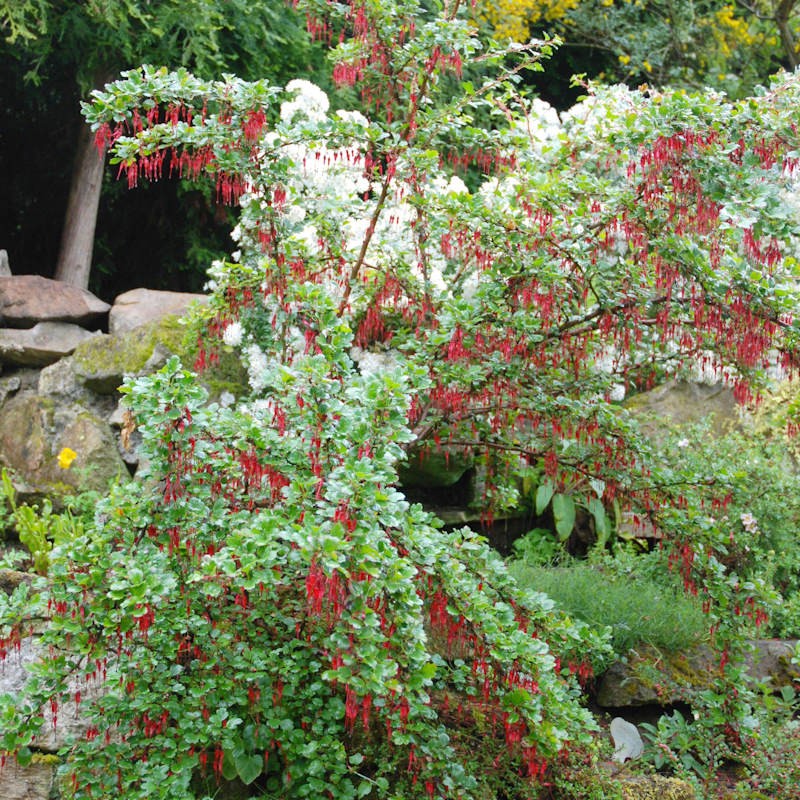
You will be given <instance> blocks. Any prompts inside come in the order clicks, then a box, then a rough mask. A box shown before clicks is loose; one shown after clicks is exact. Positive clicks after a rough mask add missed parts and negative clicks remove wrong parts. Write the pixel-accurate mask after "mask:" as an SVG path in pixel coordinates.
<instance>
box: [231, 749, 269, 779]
mask: <svg viewBox="0 0 800 800" xmlns="http://www.w3.org/2000/svg"><path fill="white" fill-rule="evenodd" d="M233 760H234V764H235V766H236V774H237V775H238V776H239V777H240V778H241V779H242V783H244V784H245V785H246V786H249V785H250V784H251V783H252V782H253V781H254V780H255V779H256V778H257V777H258V776H259V775H260V774H261V773H262V772H263V770H264V759H263V757H262V756H260V755H256V754H249V753H237V754H236V755H235V756H234V759H233Z"/></svg>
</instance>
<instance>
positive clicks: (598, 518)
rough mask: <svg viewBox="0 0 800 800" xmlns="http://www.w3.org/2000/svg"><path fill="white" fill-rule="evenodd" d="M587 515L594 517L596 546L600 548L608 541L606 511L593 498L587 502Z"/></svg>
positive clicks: (597, 500) (596, 499)
mask: <svg viewBox="0 0 800 800" xmlns="http://www.w3.org/2000/svg"><path fill="white" fill-rule="evenodd" d="M588 507H589V513H590V514H591V515H592V516H593V517H594V530H595V533H596V535H597V544H598V545H599V546H600V547H602V546H603V545H604V544H605V543H606V542H607V541H608V534H609V532H610V526H609V524H608V515H607V514H606V509H605V507H604V506H603V504H602V503H601V502H600V500H599V499H598V498H596V497H593V498H592V499H591V500H589V506H588Z"/></svg>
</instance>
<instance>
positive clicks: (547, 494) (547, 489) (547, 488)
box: [536, 481, 555, 514]
mask: <svg viewBox="0 0 800 800" xmlns="http://www.w3.org/2000/svg"><path fill="white" fill-rule="evenodd" d="M553 492H555V486H553V484H552V483H551V482H550V481H545V482H544V483H543V484H542V485H541V486H539V488H538V489H537V490H536V513H537V514H542V513H544V510H545V509H546V508H547V506H548V505H549V504H550V500H551V499H552V497H553Z"/></svg>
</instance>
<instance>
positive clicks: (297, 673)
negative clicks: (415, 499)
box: [0, 2, 800, 798]
mask: <svg viewBox="0 0 800 800" xmlns="http://www.w3.org/2000/svg"><path fill="white" fill-rule="evenodd" d="M302 5H303V8H304V9H305V10H306V11H307V13H308V24H309V30H310V31H311V33H312V34H313V35H315V36H317V37H319V38H322V39H324V40H326V41H330V42H339V44H338V45H337V46H336V47H335V48H334V51H333V56H334V58H335V62H336V66H335V69H334V76H335V78H336V79H337V80H338V81H339V82H341V83H343V84H348V85H354V86H356V87H357V88H358V89H359V90H360V92H361V99H362V109H361V111H359V112H353V111H349V112H348V111H336V112H332V111H331V109H330V108H329V105H328V99H327V97H326V96H325V95H324V94H323V93H321V92H320V91H319V90H318V89H317V88H316V87H314V86H313V85H311V84H308V83H307V82H301V81H298V82H291V83H290V84H289V85H288V86H287V87H285V88H282V87H275V86H270V85H268V84H266V83H265V82H255V83H246V82H243V81H239V80H237V79H235V78H226V79H225V80H224V81H216V82H204V81H200V80H197V79H196V78H195V77H194V76H192V75H191V74H189V73H188V72H185V71H177V72H175V73H168V72H167V71H166V70H164V69H153V68H150V67H143V68H142V69H139V70H133V71H130V72H127V73H125V74H124V76H123V78H122V79H121V80H119V81H117V82H115V83H113V84H111V85H109V86H108V87H106V90H105V91H102V92H96V93H94V95H93V99H92V102H91V103H90V104H88V105H87V106H86V108H85V112H86V116H87V118H88V119H89V120H90V121H91V123H92V124H93V126H94V127H95V129H96V133H97V141H98V144H99V145H100V146H101V147H109V148H110V152H111V160H112V163H114V164H116V165H117V169H118V171H119V174H120V175H123V176H125V177H126V178H127V181H128V183H129V184H130V185H131V186H135V185H137V184H138V183H140V182H141V183H144V182H147V181H152V180H157V179H158V178H160V177H161V176H162V175H163V174H165V173H170V174H179V175H183V176H188V177H192V178H202V177H210V178H211V179H212V180H213V181H214V183H215V185H216V189H217V193H218V196H219V199H220V200H221V201H222V202H226V203H238V204H239V206H240V208H241V216H240V222H239V225H238V226H237V228H236V230H235V231H234V238H235V239H236V241H237V246H238V249H237V251H236V252H235V253H233V254H232V258H231V260H230V261H226V262H224V263H223V262H221V263H217V264H215V265H214V266H213V267H212V269H211V273H210V278H211V281H210V284H209V287H210V289H211V291H212V297H211V305H210V311H209V317H208V319H207V328H206V332H205V334H204V335H203V336H202V337H201V339H200V342H199V346H200V355H199V358H198V363H197V364H196V365H195V366H196V368H197V369H202V368H203V366H204V365H205V364H207V363H209V362H213V361H214V360H215V359H216V358H217V357H218V356H219V353H220V352H221V350H222V348H236V349H237V350H238V351H239V352H240V353H241V357H242V359H243V362H244V364H245V366H246V368H247V371H248V375H249V381H250V389H251V391H250V393H249V395H248V396H246V397H242V398H239V400H238V402H237V403H236V404H235V405H233V406H230V407H227V408H220V407H218V406H214V405H209V404H208V403H207V401H206V398H205V395H204V392H203V391H202V390H201V389H200V388H199V383H198V381H197V379H196V377H195V376H193V375H192V374H191V373H189V372H187V371H186V370H185V369H184V368H183V367H181V366H180V365H179V364H178V363H176V362H175V361H172V362H170V363H169V364H168V365H167V367H166V368H165V369H164V370H162V371H161V372H160V373H158V374H157V375H155V376H153V377H151V378H148V379H141V380H138V381H135V382H132V383H130V384H128V385H127V387H126V390H125V391H126V394H127V397H128V403H129V407H130V410H131V412H132V414H133V416H134V419H135V420H136V421H137V424H138V425H139V426H140V429H141V432H142V436H143V441H144V444H143V447H144V450H145V453H144V454H145V464H146V465H147V466H146V468H145V469H144V470H143V474H142V475H141V476H140V477H141V479H140V480H138V481H137V482H136V483H135V484H133V485H130V486H126V487H124V489H121V490H117V491H115V492H114V493H113V494H112V496H111V498H110V499H109V501H108V502H107V503H106V504H105V505H104V506H103V508H102V509H101V513H100V515H99V517H98V525H97V527H96V529H95V530H93V531H91V532H90V533H89V534H87V536H86V537H85V539H84V540H83V541H82V542H81V545H80V546H78V547H74V546H73V547H72V549H71V551H70V552H69V553H67V552H64V551H61V552H60V553H58V552H56V554H55V555H54V556H53V558H52V559H51V563H52V566H51V578H52V580H53V584H52V586H51V588H50V589H49V590H47V591H46V592H43V593H42V594H41V595H40V604H41V606H40V610H41V612H42V613H45V612H46V613H47V615H48V616H49V626H48V629H47V631H46V632H45V634H43V636H44V640H45V643H46V644H47V645H49V646H50V647H51V648H52V652H53V653H54V654H55V653H59V655H58V656H57V657H55V658H53V659H51V660H50V661H49V662H48V663H46V664H43V665H42V671H41V675H40V677H39V679H38V680H37V681H36V682H34V683H33V684H32V686H31V687H30V692H29V694H30V697H29V698H28V699H27V700H26V701H25V702H24V703H19V702H15V703H6V704H5V705H4V706H3V707H2V716H0V719H2V730H3V731H4V734H3V738H2V739H0V747H2V748H3V749H4V750H5V751H6V752H7V753H9V754H15V755H16V757H17V759H18V760H23V761H24V760H25V759H26V758H28V757H29V747H30V744H31V736H32V734H33V733H34V731H35V730H36V728H37V726H38V725H39V724H41V714H40V712H39V709H40V708H41V706H42V704H46V703H49V704H50V707H51V708H52V709H53V712H54V713H56V712H57V709H58V707H59V705H60V704H61V703H62V702H63V701H64V700H65V699H67V698H68V697H73V699H75V700H79V697H75V690H74V688H71V687H70V685H68V684H67V682H66V678H67V675H68V674H69V673H70V672H74V673H77V674H78V675H79V676H80V679H81V680H84V681H86V682H87V683H92V682H100V683H102V684H103V685H104V688H105V691H106V694H105V695H104V696H103V697H102V698H101V699H100V700H97V701H92V702H91V703H88V701H87V704H86V705H87V714H88V715H89V718H90V720H91V727H90V728H89V730H88V731H87V734H86V737H85V740H84V741H81V742H78V743H76V744H75V746H74V747H73V748H72V749H71V750H70V752H69V763H68V766H67V769H68V772H69V774H70V776H71V785H72V789H73V793H74V796H75V797H79V798H88V797H95V798H98V797H107V796H109V795H110V794H112V793H114V792H116V791H118V787H125V792H126V795H125V796H126V797H132V798H133V797H142V798H144V797H148V798H152V797H181V798H185V797H192V796H203V794H204V793H205V792H213V789H212V788H209V786H211V785H213V782H214V781H215V780H222V779H233V778H237V779H238V780H239V781H241V782H243V783H245V784H247V785H250V786H252V787H253V789H252V791H253V793H254V794H255V795H256V796H270V795H272V796H274V795H275V793H280V796H282V797H307V796H311V797H325V796H330V797H334V798H350V797H358V796H373V797H409V796H426V795H427V796H430V797H470V796H474V795H476V794H477V792H478V789H477V788H476V787H477V782H478V779H479V775H478V771H477V770H476V769H474V768H473V766H472V765H473V764H474V761H473V759H474V758H475V756H474V755H473V754H472V752H471V751H473V750H474V746H473V744H472V743H471V742H470V739H469V735H470V734H469V733H465V730H466V731H468V730H471V729H472V728H474V726H476V725H478V726H479V727H480V730H481V731H482V733H483V734H484V735H485V740H486V742H487V744H486V748H488V752H489V753H490V754H491V755H490V759H489V761H490V762H491V763H492V765H493V767H492V768H493V769H494V770H498V771H500V773H502V772H503V770H505V771H507V773H508V774H512V775H515V776H517V778H519V777H520V776H521V777H522V778H524V779H526V780H528V781H532V782H533V783H534V784H535V783H536V782H537V781H546V780H547V778H548V775H549V773H550V772H551V771H552V770H553V769H554V765H557V764H558V763H559V762H560V761H561V760H563V759H565V758H567V757H568V755H569V753H570V752H572V751H575V750H578V749H580V747H581V746H582V745H584V744H586V742H587V737H588V735H589V732H590V730H591V727H592V724H591V721H590V718H589V715H588V713H587V712H586V711H585V710H584V709H583V708H582V707H581V705H580V702H579V693H580V684H581V683H582V682H583V683H585V682H586V681H587V680H588V679H589V678H590V677H591V674H592V670H593V667H594V666H596V665H597V664H598V663H602V660H603V658H604V657H605V655H606V653H607V644H606V643H605V642H604V640H603V639H602V638H600V637H597V636H593V635H592V634H591V633H590V632H589V631H588V630H587V629H586V628H585V627H584V626H581V625H578V624H576V623H574V622H571V621H570V620H569V619H566V618H564V617H561V616H559V615H557V614H555V613H553V611H552V608H551V605H552V604H551V603H550V602H549V601H548V600H547V599H546V598H545V597H543V596H541V595H536V594H529V593H524V592H522V591H521V590H520V589H519V588H518V587H516V586H515V584H514V583H513V581H512V580H511V579H510V578H509V577H508V576H507V574H506V572H505V569H504V568H503V566H502V565H501V563H500V562H499V560H498V558H497V556H496V555H494V554H492V552H491V551H490V550H489V548H488V547H487V545H486V543H485V541H484V540H483V539H481V538H480V537H478V536H476V535H475V534H474V533H472V532H471V531H469V530H461V531H455V532H445V531H444V530H442V528H441V526H440V524H439V523H438V522H437V521H436V520H435V519H434V518H433V517H431V516H430V515H428V514H426V513H425V512H423V511H422V510H421V508H420V507H419V506H416V505H411V504H409V503H408V501H407V500H406V499H405V498H404V496H403V495H402V494H401V493H400V492H399V491H398V489H397V482H398V477H397V468H398V465H399V464H400V463H401V462H402V461H403V460H404V459H406V458H408V457H419V458H424V457H425V454H426V453H430V452H433V451H435V450H437V449H440V448H447V449H448V452H451V453H452V452H456V453H458V452H465V453H469V454H470V455H472V456H473V457H474V458H475V459H476V460H477V462H478V463H479V465H480V468H481V474H482V480H481V488H480V489H479V491H478V493H477V494H478V496H477V498H476V502H478V503H479V504H480V505H481V506H482V509H483V514H484V518H485V519H486V520H487V521H489V520H491V518H492V517H493V515H494V514H496V513H497V512H498V511H499V510H503V509H506V508H508V507H511V506H513V505H514V504H516V503H517V502H519V499H520V493H521V492H524V491H525V487H526V486H530V485H534V486H535V487H536V495H537V496H536V503H537V504H540V505H542V506H544V505H547V504H550V503H551V504H552V505H553V508H554V509H557V511H558V514H559V518H560V519H561V522H560V523H559V524H560V526H561V527H562V528H564V529H565V530H566V528H567V527H568V523H569V520H570V519H574V514H575V504H576V503H581V504H583V505H585V506H586V507H587V508H590V509H592V513H593V514H594V515H595V519H596V520H597V524H598V525H602V524H604V523H603V522H601V521H605V522H606V523H607V520H606V517H605V508H606V507H607V506H610V505H612V504H613V503H614V502H617V503H618V504H620V503H621V504H624V505H630V506H633V507H635V508H636V509H637V510H638V511H639V512H640V513H644V514H646V513H651V512H655V511H656V510H661V509H662V507H667V508H673V507H674V508H676V509H678V510H680V509H681V508H682V505H683V503H682V501H681V498H680V497H679V496H678V495H677V492H676V491H674V490H673V489H672V488H671V487H670V486H669V485H668V484H665V485H662V484H659V483H657V482H656V481H655V480H654V479H653V476H652V475H651V473H650V468H649V466H648V462H647V458H646V453H645V452H644V450H643V449H642V445H641V444H640V443H639V442H638V439H637V437H636V434H635V430H634V428H633V426H632V424H631V423H630V421H629V420H628V419H627V417H626V416H625V415H624V414H623V413H622V412H621V410H620V409H619V407H618V406H616V405H615V404H614V403H613V402H612V400H611V398H612V396H618V395H619V394H620V392H624V391H627V390H629V389H630V388H636V387H639V386H644V385H648V384H650V383H652V382H653V381H655V380H656V379H658V378H659V377H660V376H662V375H664V374H668V373H674V372H677V371H680V370H681V369H689V368H695V367H696V366H697V365H698V364H701V365H702V366H704V367H705V368H706V369H709V370H712V371H716V372H717V373H718V374H719V375H720V376H723V375H724V376H726V377H727V379H728V380H730V382H731V383H732V384H733V385H734V387H735V390H736V392H737V395H738V396H739V397H740V398H741V399H747V398H749V397H750V396H751V392H752V391H753V388H752V387H753V386H754V385H755V386H756V387H757V385H758V381H759V379H760V376H761V375H762V373H763V371H764V368H765V367H766V366H768V365H770V364H772V363H774V362H776V361H777V362H778V363H780V365H781V366H782V367H783V368H784V369H792V368H794V366H795V362H796V350H795V344H796V339H795V335H796V327H795V323H794V320H793V317H792V313H793V310H794V308H795V307H796V302H797V298H796V289H795V285H794V265H795V261H794V252H795V248H796V235H797V232H798V231H797V220H795V219H794V218H793V217H792V216H791V215H789V214H787V212H786V206H785V204H784V203H783V200H782V194H781V193H782V192H784V191H786V190H787V189H788V188H791V185H792V181H793V176H794V168H795V158H796V157H795V155H794V153H795V148H796V145H797V135H796V130H795V127H794V123H793V115H794V108H795V103H796V100H797V94H798V92H800V87H798V84H797V81H796V80H793V79H787V80H785V81H784V82H783V83H782V84H780V85H777V86H776V87H775V88H773V89H772V90H771V91H770V92H765V93H764V94H763V95H762V96H761V97H759V98H755V99H753V100H751V101H749V102H747V103H742V104H738V105H732V104H728V103H726V102H725V101H724V100H723V99H722V98H720V97H718V96H715V95H701V96H696V97H688V96H686V95H684V94H680V93H675V94H663V95H655V96H647V95H645V94H641V93H637V92H627V91H624V90H619V89H608V90H601V89H598V90H597V91H596V92H594V93H593V94H592V95H591V96H590V97H589V98H588V99H587V100H586V101H585V102H583V103H582V104H581V105H580V106H579V107H578V108H576V109H574V110H573V111H572V112H571V113H570V114H569V115H567V118H565V119H564V120H559V119H558V118H557V117H555V115H553V114H552V113H549V114H548V112H547V109H546V108H545V107H544V106H542V105H539V106H538V109H539V110H540V111H541V112H542V113H541V114H540V116H539V117H534V116H532V114H531V113H530V108H529V107H528V106H527V105H526V104H525V103H522V102H521V101H518V100H515V99H514V97H515V95H514V92H513V82H514V77H515V76H516V75H517V74H518V72H519V71H520V70H521V69H522V68H523V67H524V66H525V65H526V64H528V65H530V64H534V65H535V64H536V63H537V60H538V59H539V57H540V55H541V54H540V53H539V51H537V50H534V49H532V48H521V49H518V50H516V51H515V53H516V55H517V57H519V58H521V59H522V61H521V62H520V63H515V64H512V63H510V62H509V61H508V60H507V56H508V54H506V53H495V52H486V53H481V55H480V56H479V57H480V58H481V59H482V60H483V63H485V64H491V63H495V64H496V66H497V69H499V70H501V74H500V75H499V77H498V78H496V79H495V78H487V79H486V82H485V83H484V84H483V85H481V86H478V87H476V86H473V85H469V84H466V85H465V86H464V87H463V88H462V91H461V92H459V93H455V94H454V93H453V91H452V87H453V83H452V81H453V80H454V79H456V78H458V77H459V75H460V72H461V69H462V65H463V63H464V62H465V61H466V60H467V59H470V58H473V57H477V56H476V54H477V53H478V52H479V49H480V48H479V43H478V42H477V41H476V40H475V39H474V38H473V36H472V34H471V32H470V28H469V26H468V24H467V22H466V21H465V20H463V19H462V18H461V16H460V13H461V12H460V10H459V9H460V7H459V4H458V3H455V4H447V5H446V8H445V11H444V12H443V14H442V15H441V16H434V15H431V14H429V13H428V12H425V11H424V10H423V9H422V8H421V7H417V4H416V3H411V2H409V3H401V4H393V5H392V6H391V7H389V8H383V7H378V6H376V5H373V4H369V5H361V4H358V3H356V4H345V5H342V6H331V5H329V4H328V3H321V2H320V3H316V2H308V3H303V4H302ZM337 15H340V16H337ZM478 107H480V108H481V109H482V110H487V111H488V112H489V113H491V114H493V115H494V116H496V117H497V126H496V127H494V128H491V129H483V128H479V127H477V126H476V125H475V124H474V120H473V117H472V115H473V113H474V110H475V109H476V108H478ZM683 544H684V543H683V541H681V545H682V546H683ZM680 552H681V553H682V554H683V557H684V559H685V560H689V556H688V555H687V550H686V548H685V547H684V548H683V549H682V550H681V551H680ZM686 580H687V586H690V585H691V583H690V581H691V580H692V577H691V575H690V574H689V573H688V572H687V579H686ZM22 599H23V598H21V597H20V596H17V595H15V596H13V597H12V598H11V600H10V601H8V607H7V609H6V618H7V619H9V620H12V621H14V622H15V624H13V625H12V624H9V625H8V626H6V628H4V629H3V634H2V635H3V640H2V643H3V647H4V648H8V647H9V646H10V645H12V646H13V644H14V643H15V642H18V641H19V637H20V635H21V633H22V630H21V629H20V624H19V623H17V622H16V621H17V620H18V619H19V617H20V614H19V608H20V603H21V602H22ZM61 648H64V650H61ZM592 659H594V662H595V663H593V662H592ZM73 687H74V684H73ZM78 694H80V693H78ZM471 726H472V728H471ZM484 755H485V753H484ZM531 791H534V790H533V789H531ZM259 793H260V794H259Z"/></svg>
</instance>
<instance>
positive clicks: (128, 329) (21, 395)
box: [0, 275, 208, 500]
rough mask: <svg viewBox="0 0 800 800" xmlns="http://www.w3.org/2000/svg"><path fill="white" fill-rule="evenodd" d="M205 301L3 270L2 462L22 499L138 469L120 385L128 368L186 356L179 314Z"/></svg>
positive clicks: (98, 483) (136, 370) (148, 367)
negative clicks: (97, 291)
mask: <svg viewBox="0 0 800 800" xmlns="http://www.w3.org/2000/svg"><path fill="white" fill-rule="evenodd" d="M207 301H208V298H207V297H206V296H204V295H196V294H186V293H179V292H157V291H152V290H149V289H134V290H133V291H130V292H126V293H125V294H122V295H120V296H119V297H117V298H116V299H115V300H114V303H113V304H108V303H104V302H103V301H101V300H99V299H98V298H96V297H95V296H94V295H92V294H91V293H89V292H87V291H85V290H81V289H77V288H75V287H73V286H69V285H67V284H64V283H60V282H58V281H52V280H48V279H46V278H41V277H39V276H35V275H22V276H6V277H0V466H3V467H7V468H8V469H9V470H10V471H11V472H12V474H13V481H14V483H15V486H16V488H17V490H18V492H19V494H20V497H21V498H22V499H23V500H36V499H37V498H39V497H43V496H48V497H50V498H51V499H53V498H58V497H62V496H64V495H66V494H70V493H74V492H80V491H85V490H90V489H95V490H98V491H103V490H105V489H106V488H107V487H108V485H109V483H110V482H111V481H113V480H114V479H115V478H116V477H117V476H122V477H127V476H128V475H129V474H132V473H133V472H134V471H135V468H136V463H137V457H136V453H135V451H132V450H131V449H128V448H126V447H123V445H122V443H121V441H120V437H119V428H120V426H121V425H122V413H121V410H120V408H119V395H118V393H117V389H118V388H119V386H120V385H121V384H122V381H123V379H124V377H125V376H127V375H142V374H146V373H148V372H152V371H153V370H155V369H157V368H158V367H160V366H161V365H162V364H163V363H164V362H165V361H166V360H167V358H169V356H171V355H173V354H176V355H180V356H184V357H186V356H187V355H188V354H189V349H188V347H187V345H186V344H185V343H184V341H183V340H184V336H185V334H186V329H185V327H183V326H181V325H180V324H179V323H178V319H179V317H180V316H182V315H184V314H185V313H186V312H187V311H188V310H189V309H190V308H191V307H192V306H193V305H195V304H204V303H207ZM105 331H107V333H106V332H105ZM64 448H70V449H71V450H73V451H74V452H75V453H77V457H76V458H75V461H74V463H73V464H72V465H71V467H70V468H69V469H68V470H66V469H62V468H60V467H59V463H58V455H59V453H60V452H61V451H62V450H63V449H64Z"/></svg>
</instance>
